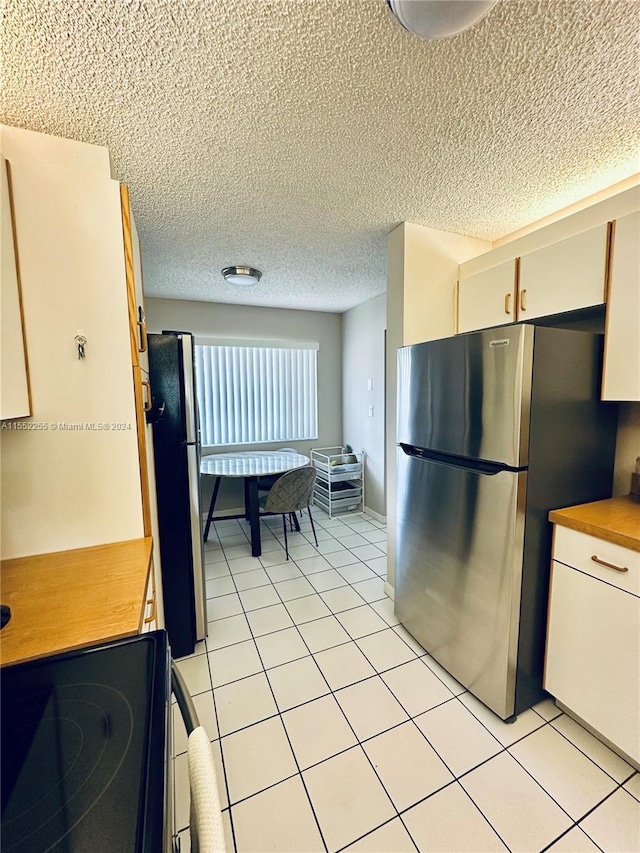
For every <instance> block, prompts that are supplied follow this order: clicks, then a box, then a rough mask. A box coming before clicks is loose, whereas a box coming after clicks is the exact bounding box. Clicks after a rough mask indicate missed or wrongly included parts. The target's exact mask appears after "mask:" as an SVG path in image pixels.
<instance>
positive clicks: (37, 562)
mask: <svg viewBox="0 0 640 853" xmlns="http://www.w3.org/2000/svg"><path fill="white" fill-rule="evenodd" d="M152 549H153V540H152V539H151V537H150V536H149V537H147V538H145V539H132V540H130V541H128V542H114V543H112V544H109V545H96V546H94V547H92V548H78V549H76V550H73V551H58V552H56V553H52V554H37V555H35V556H32V557H19V558H17V559H13V560H3V561H2V563H1V564H0V582H1V586H0V600H1V601H2V603H3V604H8V605H9V607H10V608H11V621H10V622H8V624H7V625H6V626H5V627H4V628H3V629H2V632H1V633H0V664H2V665H3V666H4V665H5V664H10V663H17V662H18V661H25V660H32V659H34V658H39V657H43V656H45V655H51V654H55V653H57V652H63V651H69V650H71V649H78V648H82V647H83V646H90V645H94V644H95V643H99V642H102V641H106V640H111V639H118V638H120V637H130V636H133V635H135V634H137V633H139V631H140V629H141V627H142V620H143V617H144V604H145V598H146V589H147V578H148V575H149V568H150V566H151V553H152Z"/></svg>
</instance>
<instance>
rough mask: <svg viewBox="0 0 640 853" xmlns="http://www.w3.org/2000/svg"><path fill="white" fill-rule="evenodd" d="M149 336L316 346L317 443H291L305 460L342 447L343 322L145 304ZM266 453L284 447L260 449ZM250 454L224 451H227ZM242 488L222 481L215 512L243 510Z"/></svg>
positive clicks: (207, 485) (278, 311)
mask: <svg viewBox="0 0 640 853" xmlns="http://www.w3.org/2000/svg"><path fill="white" fill-rule="evenodd" d="M145 304H146V312H147V325H148V328H149V331H150V332H160V331H162V329H180V330H182V331H187V332H193V333H194V334H195V335H202V336H204V337H206V336H219V337H229V338H246V339H247V341H251V340H256V339H258V340H284V341H318V343H319V344H320V350H319V352H318V439H317V440H316V441H306V442H305V441H298V442H287V445H290V446H291V447H295V448H296V450H299V451H300V452H301V453H304V454H306V455H308V454H309V451H310V449H311V448H312V447H327V446H331V445H335V444H340V443H341V442H342V318H341V315H340V314H330V313H325V312H319V311H292V310H288V309H284V308H258V307H256V306H250V305H228V304H222V303H217V302H215V303H214V302H189V301H186V300H177V299H147V300H146V302H145ZM259 446H260V448H261V449H263V450H265V449H268V448H269V447H278V446H281V442H278V443H276V444H274V445H265V444H261V445H259ZM236 449H244V450H246V449H247V446H246V445H243V446H242V447H241V448H238V447H233V446H225V448H224V450H236ZM212 479H213V478H212V477H204V478H203V509H206V508H207V507H208V505H209V500H210V495H211V488H212V483H211V480H212ZM242 504H243V497H242V492H241V487H240V486H239V485H238V484H237V483H233V482H231V481H230V480H228V479H226V480H223V481H222V485H221V488H220V495H219V498H218V503H217V504H216V510H218V509H220V510H224V509H229V508H236V507H240V506H241V505H242Z"/></svg>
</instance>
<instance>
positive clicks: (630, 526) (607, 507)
mask: <svg viewBox="0 0 640 853" xmlns="http://www.w3.org/2000/svg"><path fill="white" fill-rule="evenodd" d="M549 521H553V522H554V524H562V525H563V526H564V527H570V528H571V529H572V530H579V531H580V532H581V533H588V534H589V535H590V536H597V537H598V538H599V539H604V540H606V541H607V542H613V543H614V544H616V545H622V546H623V547H625V548H631V550H633V551H640V501H638V500H635V499H634V498H632V497H629V496H628V495H625V496H623V497H617V498H608V499H607V500H604V501H595V502H594V503H588V504H580V505H578V506H570V507H567V508H566V509H554V510H552V511H551V512H550V513H549Z"/></svg>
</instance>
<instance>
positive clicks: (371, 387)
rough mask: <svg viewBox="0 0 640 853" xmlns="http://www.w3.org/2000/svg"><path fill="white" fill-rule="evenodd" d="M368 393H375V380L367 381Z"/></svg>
mask: <svg viewBox="0 0 640 853" xmlns="http://www.w3.org/2000/svg"><path fill="white" fill-rule="evenodd" d="M367 391H373V379H367Z"/></svg>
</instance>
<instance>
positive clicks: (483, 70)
mask: <svg viewBox="0 0 640 853" xmlns="http://www.w3.org/2000/svg"><path fill="white" fill-rule="evenodd" d="M0 7H2V8H3V17H4V22H3V23H4V34H3V37H2V38H3V59H4V69H3V72H2V78H3V106H2V119H3V121H4V122H5V123H7V124H13V125H18V126H21V127H26V128H29V129H32V130H38V131H42V132H45V133H52V134H56V135H59V136H67V137H70V138H73V139H79V140H82V141H86V142H93V143H98V144H101V145H107V146H108V147H109V150H110V152H111V159H112V163H113V170H114V175H116V176H117V177H118V178H120V179H121V180H123V181H125V182H127V183H128V184H129V185H130V188H131V193H132V200H133V206H134V213H135V216H136V221H137V224H138V229H139V232H140V234H141V239H142V241H143V250H144V257H145V281H146V289H147V293H148V295H151V296H159V297H172V298H180V299H196V300H206V301H217V302H238V303H240V302H243V303H247V304H254V305H265V306H283V307H290V308H308V309H315V310H329V311H343V310H346V309H348V308H350V307H352V306H354V305H357V304H358V303H360V302H363V301H365V300H367V299H370V298H371V297H373V296H376V295H378V294H380V293H382V292H383V291H384V290H385V252H386V237H385V235H386V233H387V232H388V231H389V230H390V229H391V228H392V227H394V226H395V225H396V224H397V223H399V222H400V221H402V220H411V221H413V222H418V223H421V224H425V225H429V226H431V227H434V228H439V229H443V230H446V231H454V232H458V233H462V234H469V235H473V236H477V237H483V238H488V239H495V238H497V237H499V236H502V235H504V234H507V233H510V232H512V231H514V230H516V229H518V228H520V227H522V226H524V225H526V224H528V223H530V222H532V221H534V220H536V219H539V218H540V217H542V216H544V215H546V214H548V213H550V212H552V211H554V210H557V209H558V208H561V207H564V206H565V205H567V204H569V203H571V202H573V201H575V200H578V199H580V198H583V197H585V196H586V195H589V194H590V193H592V192H594V191H596V190H598V189H601V188H602V187H605V186H607V185H610V184H612V183H614V182H616V181H618V180H621V179H622V178H625V177H627V176H628V175H629V174H631V173H633V172H634V171H638V170H639V165H640V164H639V162H638V151H639V144H640V132H639V124H638V115H639V112H640V111H639V106H640V104H639V92H640V85H639V83H640V80H639V75H638V69H639V68H640V48H639V44H638V29H639V24H640V3H639V2H631V0H628V2H627V0H569V2H564V0H542V1H541V2H537V0H499V2H498V4H497V5H496V6H495V7H494V9H493V10H492V11H491V12H490V13H489V15H488V16H487V17H486V18H484V20H482V21H481V22H480V24H478V25H477V26H476V27H474V28H473V29H471V30H468V31H467V32H465V33H463V34H461V35H459V36H456V37H454V38H451V39H446V40H442V41H435V42H434V41H426V40H422V39H419V38H417V37H416V36H412V35H410V34H409V33H407V32H405V31H404V30H403V29H402V28H401V27H400V26H399V24H398V23H397V22H396V20H395V19H394V18H393V17H392V15H391V13H390V12H389V10H388V8H387V6H386V3H385V0H224V2H223V0H128V1H127V2H125V0H0ZM234 263H246V264H250V265H251V266H257V267H258V268H259V269H261V270H262V271H263V273H264V276H263V279H262V282H261V283H260V284H259V285H258V286H257V287H255V288H245V289H239V288H235V289H234V288H232V287H231V286H230V285H227V284H226V283H225V282H224V281H223V279H222V277H221V275H220V269H221V268H222V267H224V266H227V265H228V264H234Z"/></svg>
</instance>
